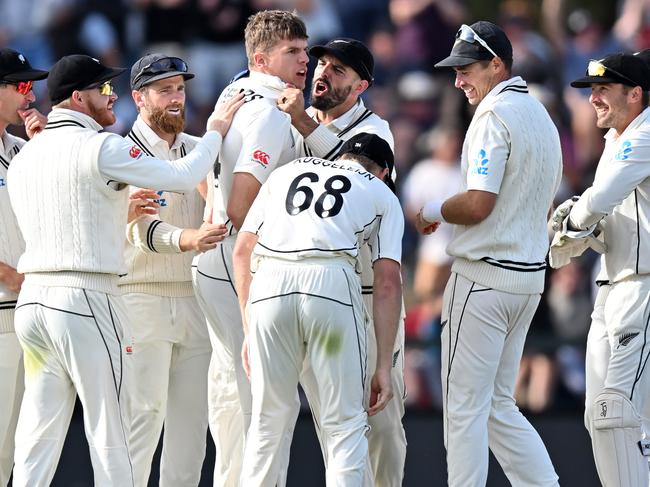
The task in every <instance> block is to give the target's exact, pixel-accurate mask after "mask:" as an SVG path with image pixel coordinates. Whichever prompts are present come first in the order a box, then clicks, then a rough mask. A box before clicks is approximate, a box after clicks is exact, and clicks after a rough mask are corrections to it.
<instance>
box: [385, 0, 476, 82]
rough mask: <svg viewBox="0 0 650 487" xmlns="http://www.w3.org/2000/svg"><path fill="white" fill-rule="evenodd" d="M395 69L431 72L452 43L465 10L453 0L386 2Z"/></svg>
mask: <svg viewBox="0 0 650 487" xmlns="http://www.w3.org/2000/svg"><path fill="white" fill-rule="evenodd" d="M389 11H390V18H391V21H392V22H393V24H394V25H395V28H396V31H395V42H396V46H397V53H398V57H397V59H398V60H399V63H400V64H399V69H400V70H401V71H408V70H419V69H423V70H431V67H432V66H433V64H434V63H435V62H436V61H437V60H439V59H441V58H442V57H444V56H445V54H446V53H448V52H449V49H451V45H452V44H453V34H454V32H455V26H456V25H458V24H460V23H462V21H463V20H464V17H465V11H464V9H463V8H462V6H461V4H460V3H459V2H458V1H456V0H390V3H389Z"/></svg>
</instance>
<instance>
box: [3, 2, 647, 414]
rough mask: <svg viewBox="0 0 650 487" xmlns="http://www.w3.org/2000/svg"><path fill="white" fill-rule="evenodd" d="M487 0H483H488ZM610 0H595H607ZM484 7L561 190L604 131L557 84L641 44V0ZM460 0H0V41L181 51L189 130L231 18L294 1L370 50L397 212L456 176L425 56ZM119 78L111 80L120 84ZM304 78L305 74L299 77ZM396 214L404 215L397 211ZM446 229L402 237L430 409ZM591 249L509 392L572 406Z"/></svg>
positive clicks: (582, 169)
mask: <svg viewBox="0 0 650 487" xmlns="http://www.w3.org/2000/svg"><path fill="white" fill-rule="evenodd" d="M488 3H489V2H488ZM610 3H611V5H610V7H611V8H610V7H607V5H609V4H610ZM492 4H494V5H495V7H496V8H495V9H493V10H492V11H491V17H490V18H485V20H492V21H494V22H496V23H498V24H499V25H501V26H502V27H503V29H504V30H505V32H506V33H507V35H508V37H509V38H510V40H511V42H512V45H513V50H514V66H513V74H514V75H521V76H522V77H523V78H524V79H525V80H527V82H528V84H529V88H530V90H531V92H533V94H534V95H535V96H536V97H538V98H539V99H540V100H541V101H542V102H543V103H544V105H545V106H546V107H547V109H548V111H549V113H550V114H551V116H552V118H553V119H554V121H555V122H556V125H557V128H558V130H559V133H560V138H561V141H562V149H563V156H564V182H563V185H562V187H561V189H560V192H559V193H558V195H557V200H558V201H563V200H565V199H566V198H568V197H570V196H571V195H573V194H580V193H581V192H582V191H583V190H584V189H585V188H586V187H587V186H588V185H589V184H590V183H591V181H592V180H593V173H594V170H595V166H596V163H597V161H598V158H599V155H600V154H601V153H602V149H603V145H604V141H603V138H602V135H603V133H602V131H601V130H600V129H597V128H596V125H595V117H594V114H593V108H592V107H591V106H590V104H589V101H588V95H589V90H577V89H574V88H570V87H569V82H570V81H571V80H573V79H575V78H578V77H580V76H582V75H583V74H584V70H585V68H586V66H587V63H588V61H589V60H590V59H600V58H602V57H604V56H605V55H606V54H608V53H612V52H617V51H629V52H635V51H638V50H640V49H643V48H646V47H649V46H650V0H619V1H618V2H616V1H614V0H611V1H610V2H597V1H593V2H588V1H586V0H585V1H583V2H579V1H571V0H537V1H534V2H533V1H528V0H503V1H500V2H497V1H494V2H492ZM472 6H473V4H472V3H471V2H469V1H463V0H112V1H110V2H109V1H106V0H21V1H16V0H0V45H1V46H8V47H12V48H14V49H17V50H19V51H20V52H22V53H24V54H25V56H26V57H27V58H28V59H29V60H30V62H31V64H32V65H33V66H35V67H37V68H43V69H47V68H49V67H50V66H52V64H53V63H54V62H55V61H56V60H57V59H59V58H60V57H61V56H63V55H66V54H71V53H84V54H89V55H91V56H94V57H96V58H98V59H100V60H102V62H104V63H105V64H108V65H113V66H125V67H130V66H131V64H132V62H133V61H135V60H136V59H137V58H139V57H140V56H141V55H143V54H145V53H148V52H156V51H160V52H164V53H166V54H169V55H175V56H179V57H181V58H183V59H185V60H186V61H187V62H188V65H189V68H190V71H191V72H193V73H195V74H196V78H195V79H193V80H192V81H191V82H189V83H188V90H187V91H188V106H187V111H188V129H187V131H188V132H189V133H202V131H203V127H204V126H205V119H206V118H207V116H208V114H209V113H210V112H211V109H212V106H213V104H214V103H215V101H216V99H217V96H218V94H219V93H220V92H221V90H222V89H223V87H224V86H225V85H226V84H227V83H228V81H229V79H231V78H232V77H233V76H234V75H236V74H237V73H238V72H240V71H242V70H244V69H245V68H246V55H245V50H244V44H243V30H244V27H245V25H246V22H247V19H248V17H249V16H250V15H251V14H252V13H254V12H256V11H258V10H262V9H268V8H281V9H289V10H295V11H297V13H298V14H299V15H300V16H301V17H302V18H303V20H304V21H305V23H306V25H307V29H308V32H309V36H310V38H309V43H310V45H313V44H317V43H322V42H326V41H327V40H329V39H331V38H332V37H334V36H340V35H345V36H347V37H353V38H356V39H359V40H362V41H364V42H365V43H366V44H367V45H368V46H369V48H370V50H371V51H372V53H373V54H374V56H375V81H374V84H373V87H371V88H370V90H369V91H368V92H367V94H366V95H365V97H364V98H365V103H366V105H368V106H369V107H370V108H371V109H372V110H373V111H375V112H376V113H378V114H379V115H380V116H381V117H382V118H385V119H386V120H388V121H389V122H390V125H391V129H392V131H393V134H394V137H395V152H396V153H395V161H396V166H397V172H398V175H399V176H398V192H399V197H400V200H401V202H402V204H403V208H404V212H405V215H406V217H407V221H412V220H413V219H414V217H415V214H416V213H417V211H418V210H419V208H420V207H421V206H422V205H423V204H424V203H425V202H426V201H428V200H430V199H445V198H447V197H448V196H451V195H452V194H454V193H455V192H457V190H458V187H459V185H460V168H459V160H460V151H461V147H462V141H463V137H464V134H465V130H466V128H467V125H468V123H469V120H470V119H471V111H470V107H469V105H468V104H467V102H466V101H465V99H464V96H463V95H462V93H461V92H460V91H459V90H456V89H455V88H454V78H453V75H452V72H451V70H448V71H447V70H442V71H439V70H434V69H433V65H434V64H435V62H437V61H439V60H440V59H442V58H443V57H445V56H447V55H448V53H449V51H450V49H451V46H452V44H453V41H454V34H455V32H456V30H457V29H458V27H459V26H460V25H461V24H462V23H468V24H470V23H472V22H474V21H476V20H479V19H478V18H477V17H476V16H475V12H474V11H473V9H472ZM116 81H118V85H117V92H118V94H120V95H121V100H118V102H117V103H116V105H115V111H116V113H117V117H118V123H117V124H116V125H115V126H113V127H111V130H113V131H116V132H119V133H123V132H124V131H126V130H127V129H128V128H129V127H130V126H131V124H132V122H133V120H134V119H135V117H136V113H135V111H134V108H133V103H130V101H129V98H130V96H129V87H128V80H127V77H126V76H124V77H122V79H120V78H118V80H116ZM119 83H121V84H119ZM308 86H309V85H308ZM35 92H36V95H37V99H38V103H37V107H38V108H39V109H40V110H41V111H42V112H43V113H47V112H48V111H49V108H50V107H49V106H48V100H47V96H46V90H45V84H44V83H43V82H39V83H36V85H35ZM407 227H408V225H407ZM450 233H451V228H450V227H449V226H448V225H445V224H443V225H442V226H441V228H440V230H439V231H437V232H436V233H435V234H433V235H430V236H427V237H419V236H418V235H417V234H416V232H415V231H414V229H413V228H412V227H408V228H407V230H406V233H405V236H404V252H403V254H404V271H403V275H404V283H405V300H406V305H407V317H406V340H407V350H406V353H405V360H406V380H407V391H408V398H407V404H408V405H409V406H410V407H412V408H426V409H430V408H439V407H440V401H441V398H440V395H441V387H440V372H439V369H440V350H439V347H440V339H439V335H440V333H439V332H440V329H439V327H440V319H439V318H440V311H441V306H442V292H443V290H444V285H445V283H446V280H447V277H448V275H449V268H450V264H451V261H450V258H449V256H447V254H446V253H445V247H446V243H447V242H448V240H449V238H450ZM598 263H599V261H598V259H597V258H596V256H595V255H593V254H588V255H585V256H583V257H582V258H581V259H579V260H577V261H574V262H572V263H571V264H570V265H568V266H566V267H563V268H561V269H559V270H557V271H553V272H549V273H548V274H547V286H546V291H545V293H544V296H543V299H542V302H541V304H540V307H539V309H538V311H537V314H536V316H535V319H534V320H533V323H532V325H531V329H530V332H529V338H528V341H527V346H526V349H525V351H524V357H523V358H522V367H521V370H520V377H519V379H518V386H517V399H518V402H519V404H520V405H521V406H522V407H523V408H525V409H528V410H530V411H532V412H536V413H537V412H542V411H546V410H549V409H567V410H574V411H578V410H581V408H582V402H583V395H584V386H585V384H584V382H585V378H584V348H585V342H586V335H587V331H588V328H589V323H590V313H591V309H592V297H593V292H594V291H593V276H594V275H595V273H596V272H597V269H596V267H597V266H598Z"/></svg>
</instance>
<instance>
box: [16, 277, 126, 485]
mask: <svg viewBox="0 0 650 487" xmlns="http://www.w3.org/2000/svg"><path fill="white" fill-rule="evenodd" d="M15 325H16V335H17V336H18V339H19V340H20V345H21V347H22V348H23V354H24V361H25V395H24V398H23V402H22V406H21V409H20V417H19V419H18V427H17V430H16V456H15V462H16V463H15V467H14V480H13V485H14V487H48V486H49V485H50V482H51V481H52V477H54V472H55V470H56V466H57V463H58V461H59V457H60V455H61V449H62V448H63V442H64V440H65V436H66V433H67V430H68V426H69V424H70V418H71V416H72V411H73V408H74V403H75V396H76V395H77V394H78V395H79V399H80V401H81V404H82V405H83V412H84V429H85V431H86V438H87V440H88V445H89V447H90V459H91V461H92V465H93V471H94V478H95V482H94V485H95V486H96V487H116V486H120V487H131V486H133V485H134V481H133V470H132V466H131V459H130V457H129V449H128V426H129V418H128V411H129V407H130V406H129V404H128V394H129V390H130V387H131V383H130V356H129V355H128V353H129V350H130V349H131V342H130V331H129V326H128V321H127V315H126V312H125V309H124V304H123V302H122V299H121V297H120V296H115V295H109V294H106V293H102V292H97V291H91V290H86V289H82V288H70V287H46V286H40V285H36V284H32V283H30V282H29V277H28V279H27V280H26V281H25V282H24V283H23V286H22V290H21V291H20V295H19V297H18V304H17V307H16V318H15Z"/></svg>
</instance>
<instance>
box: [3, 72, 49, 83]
mask: <svg viewBox="0 0 650 487" xmlns="http://www.w3.org/2000/svg"><path fill="white" fill-rule="evenodd" d="M49 74H50V73H49V72H48V71H43V70H42V69H26V70H25V71H19V72H17V73H11V74H8V75H6V76H4V77H3V78H2V79H4V80H7V81H38V80H41V79H45V78H47V76H48V75H49Z"/></svg>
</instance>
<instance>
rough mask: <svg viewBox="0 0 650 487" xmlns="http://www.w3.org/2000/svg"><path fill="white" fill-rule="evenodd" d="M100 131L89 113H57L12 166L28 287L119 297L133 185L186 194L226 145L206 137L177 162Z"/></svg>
mask: <svg viewBox="0 0 650 487" xmlns="http://www.w3.org/2000/svg"><path fill="white" fill-rule="evenodd" d="M101 130H102V127H101V126H100V125H99V124H98V123H97V122H96V121H95V120H94V119H92V118H91V117H89V116H88V115H85V114H83V113H80V112H77V111H73V110H67V109H61V108H55V109H53V110H52V111H51V112H50V114H49V116H48V124H47V126H46V127H45V130H44V131H43V132H42V133H41V134H39V136H38V137H35V138H34V139H33V140H31V141H29V142H28V143H27V144H25V146H24V147H23V149H22V150H21V152H20V153H19V154H18V156H17V157H16V158H15V159H14V163H12V164H11V166H10V169H9V174H8V178H9V196H10V198H11V204H12V206H13V208H14V211H15V213H16V218H17V220H18V225H19V226H20V229H21V231H22V234H23V237H24V238H25V244H26V250H25V253H24V254H23V255H22V256H21V258H20V260H19V263H18V270H19V271H20V272H24V273H25V274H27V275H26V279H29V280H30V281H31V282H34V283H37V284H40V285H45V286H69V287H82V288H87V289H93V290H97V291H101V292H107V293H112V294H117V293H119V291H118V289H117V280H118V277H117V276H118V274H123V273H125V270H126V267H125V265H124V256H123V252H124V249H123V246H124V225H125V224H126V221H127V209H128V185H129V184H132V185H137V186H146V185H149V184H150V185H152V186H153V187H157V188H162V189H167V190H174V191H189V190H191V189H192V188H194V186H196V184H197V183H198V182H199V181H200V180H201V179H203V178H204V177H205V175H206V174H207V172H208V171H209V169H210V167H211V165H212V163H213V161H214V159H215V157H216V155H217V153H218V151H219V148H220V145H221V136H220V135H219V133H218V132H215V131H208V132H206V134H205V135H204V136H203V137H202V138H201V139H200V141H199V142H198V143H197V145H196V147H195V149H194V150H193V151H192V152H191V153H189V154H188V155H187V156H185V157H183V158H181V159H178V160H176V161H174V162H173V163H172V162H169V161H164V160H161V159H156V158H153V157H150V156H147V155H146V154H144V152H143V151H142V150H141V149H139V148H138V147H137V146H135V145H134V144H132V143H130V142H127V141H126V140H124V139H123V138H122V137H120V136H119V135H116V134H111V133H100V131H101Z"/></svg>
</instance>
